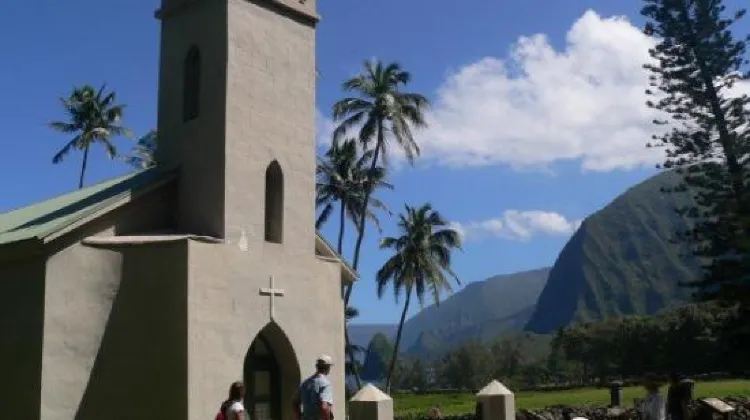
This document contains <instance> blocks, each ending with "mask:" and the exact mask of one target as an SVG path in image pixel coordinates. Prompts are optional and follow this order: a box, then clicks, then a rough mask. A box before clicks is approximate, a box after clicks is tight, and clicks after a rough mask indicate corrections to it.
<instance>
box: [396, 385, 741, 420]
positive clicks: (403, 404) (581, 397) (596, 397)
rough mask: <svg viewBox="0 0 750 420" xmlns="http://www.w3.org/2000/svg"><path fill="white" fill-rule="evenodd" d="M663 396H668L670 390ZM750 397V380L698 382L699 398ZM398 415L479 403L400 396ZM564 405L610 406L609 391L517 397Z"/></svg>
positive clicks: (524, 402)
mask: <svg viewBox="0 0 750 420" xmlns="http://www.w3.org/2000/svg"><path fill="white" fill-rule="evenodd" d="M663 392H665V393H666V387H665V388H664V390H663ZM643 394H644V391H643V388H640V387H627V388H624V389H623V400H624V401H623V402H624V403H625V404H626V405H632V404H633V398H641V397H643ZM729 396H750V380H726V381H712V382H697V383H696V384H695V397H696V398H705V397H729ZM393 403H394V410H395V414H396V415H403V414H410V413H414V414H416V413H426V412H427V410H429V409H430V408H431V407H439V408H440V411H441V412H442V413H443V414H466V413H473V412H474V405H475V403H476V399H475V397H474V395H473V394H423V395H414V394H396V395H394V398H393ZM557 404H563V405H571V406H586V405H593V406H606V405H608V404H609V390H608V389H606V388H582V389H575V390H569V391H546V392H524V391H522V392H519V393H518V394H516V407H517V408H526V409H533V408H544V407H549V406H552V405H557Z"/></svg>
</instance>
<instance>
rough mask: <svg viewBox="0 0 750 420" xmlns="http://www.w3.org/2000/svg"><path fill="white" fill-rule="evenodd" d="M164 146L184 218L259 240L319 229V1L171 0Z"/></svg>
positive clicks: (303, 246)
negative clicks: (175, 176)
mask: <svg viewBox="0 0 750 420" xmlns="http://www.w3.org/2000/svg"><path fill="white" fill-rule="evenodd" d="M156 16H157V18H158V19H160V20H161V53H160V54H161V55H160V69H159V107H158V112H159V116H158V135H159V148H158V151H157V157H158V158H159V159H160V160H161V161H162V162H164V164H166V165H179V181H178V182H179V194H178V195H179V203H178V206H177V211H178V218H177V219H178V220H177V223H178V227H179V229H180V230H182V231H184V232H187V233H194V234H201V235H209V236H215V237H219V238H224V239H226V240H227V241H229V242H236V241H237V240H238V238H240V237H242V238H243V241H247V243H248V246H249V247H250V248H253V247H262V246H283V247H284V248H285V253H287V252H289V253H292V254H295V253H298V252H310V250H311V249H313V241H314V240H315V232H314V217H315V200H314V198H315V197H314V196H315V25H316V23H317V20H318V18H317V15H316V12H315V0H162V7H161V9H160V10H159V11H157V13H156Z"/></svg>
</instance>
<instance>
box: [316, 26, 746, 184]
mask: <svg viewBox="0 0 750 420" xmlns="http://www.w3.org/2000/svg"><path fill="white" fill-rule="evenodd" d="M565 41H566V42H565V46H564V48H563V50H556V49H555V48H554V47H553V46H552V45H551V44H550V42H549V40H548V39H547V37H546V36H545V35H543V34H536V35H532V36H524V37H520V38H519V39H518V41H517V42H516V44H514V45H513V46H512V47H511V50H510V52H509V54H508V57H506V58H497V57H486V58H483V59H481V60H479V61H477V62H475V63H472V64H469V65H467V66H464V67H462V68H460V69H458V70H457V71H455V72H453V73H451V74H450V75H449V76H448V77H447V79H446V80H445V81H444V82H443V84H442V85H441V86H440V87H439V88H438V90H437V92H436V94H435V95H434V98H433V108H432V110H431V111H430V112H429V113H428V115H427V117H428V121H429V123H430V128H429V129H428V130H426V131H423V132H421V133H419V134H418V141H419V144H420V146H421V148H422V156H423V158H422V159H420V161H421V162H423V163H437V164H439V165H444V166H480V165H502V164H504V165H509V166H511V167H513V168H515V169H519V170H521V169H524V170H546V169H547V168H548V165H550V164H552V163H554V162H559V161H566V160H567V161H580V164H581V167H582V169H583V170H586V171H610V170H614V169H626V170H628V169H634V168H637V167H641V166H645V167H653V165H654V164H655V163H658V162H661V161H662V160H663V151H662V150H661V149H648V148H646V147H645V145H646V143H648V142H649V141H650V139H651V136H652V135H653V134H655V133H657V130H658V127H657V126H655V125H653V124H652V120H653V119H654V117H655V116H656V114H655V112H656V111H654V110H651V109H649V108H647V107H646V105H645V102H646V100H647V96H646V95H645V93H644V91H645V89H646V87H647V85H648V75H649V74H648V73H647V72H646V71H645V70H644V69H643V68H642V66H643V64H644V63H646V62H649V61H650V60H651V59H650V57H649V55H648V49H649V48H650V47H651V46H653V45H654V40H653V39H651V38H649V37H647V36H646V35H644V34H643V33H642V31H641V30H640V29H639V28H637V27H635V26H633V25H632V24H631V23H630V22H628V21H627V19H625V18H623V17H609V18H603V17H601V16H599V15H598V14H597V13H596V12H593V11H588V12H586V13H585V14H584V15H583V16H582V17H581V18H580V19H578V20H577V21H576V22H575V23H574V24H573V26H572V27H571V28H570V30H569V31H568V33H567V35H566V40H565ZM742 90H750V83H745V86H744V87H739V88H738V91H742ZM329 132H330V131H329ZM394 157H395V159H394V161H397V160H398V158H399V157H400V156H398V154H396V156H394Z"/></svg>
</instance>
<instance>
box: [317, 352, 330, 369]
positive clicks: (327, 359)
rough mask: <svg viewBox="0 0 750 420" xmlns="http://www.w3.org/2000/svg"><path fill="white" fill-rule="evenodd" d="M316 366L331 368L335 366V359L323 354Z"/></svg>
mask: <svg viewBox="0 0 750 420" xmlns="http://www.w3.org/2000/svg"><path fill="white" fill-rule="evenodd" d="M315 364H316V365H323V366H331V365H333V359H332V358H331V356H329V355H327V354H321V355H320V356H318V358H317V359H316V360H315Z"/></svg>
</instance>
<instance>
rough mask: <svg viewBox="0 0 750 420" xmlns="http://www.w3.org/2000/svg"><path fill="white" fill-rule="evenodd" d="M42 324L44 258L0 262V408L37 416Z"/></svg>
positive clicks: (13, 415)
mask: <svg viewBox="0 0 750 420" xmlns="http://www.w3.org/2000/svg"><path fill="white" fill-rule="evenodd" d="M43 326H44V258H43V256H41V255H39V256H36V257H34V256H31V257H27V258H25V259H20V260H15V261H6V262H4V263H2V265H0V331H2V333H0V372H1V373H0V378H2V379H0V407H2V408H0V410H2V416H1V417H3V418H7V419H36V418H39V399H40V395H41V373H42V331H43Z"/></svg>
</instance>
